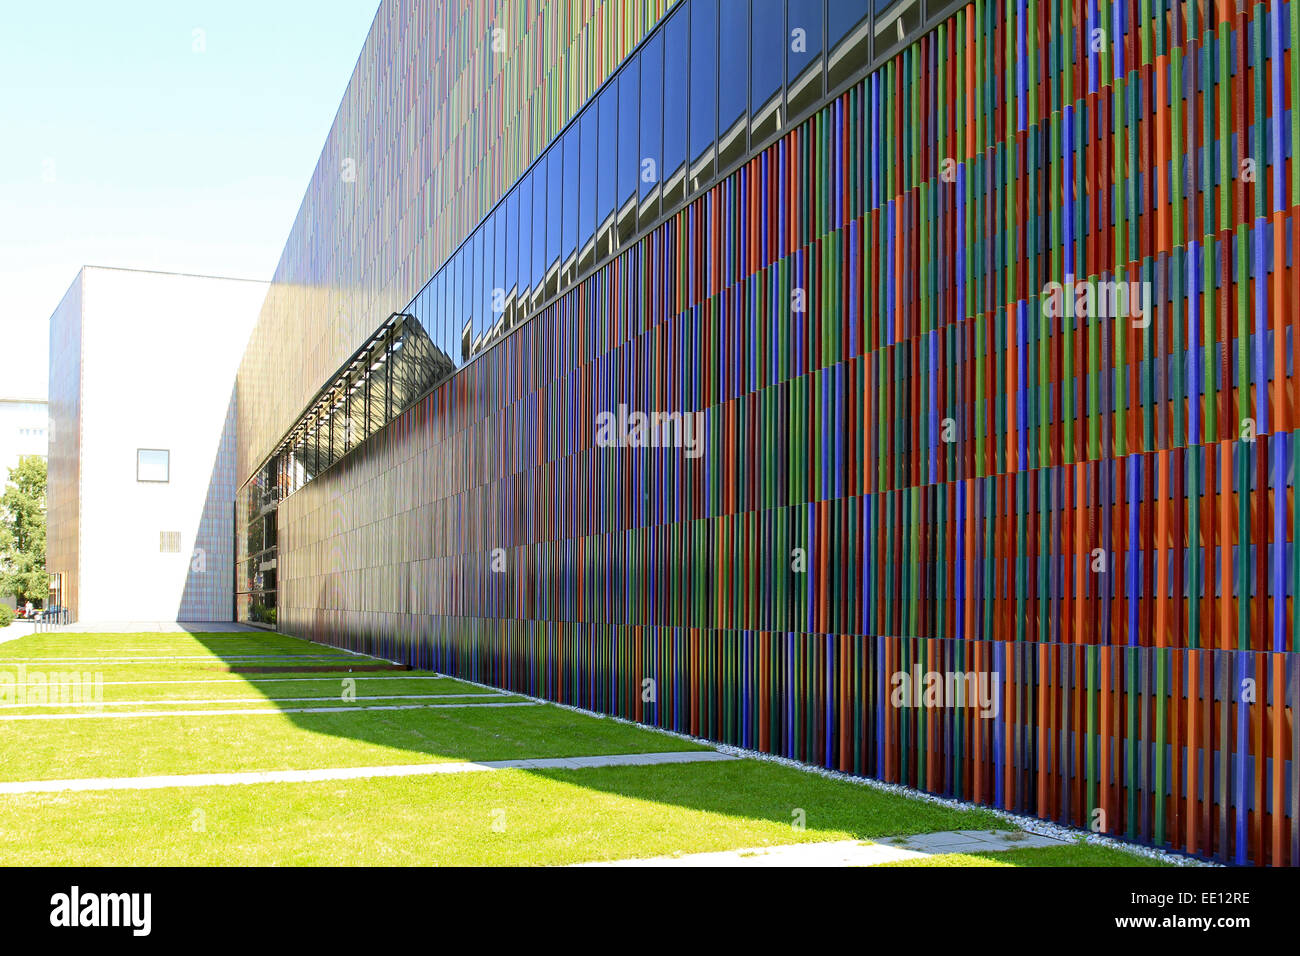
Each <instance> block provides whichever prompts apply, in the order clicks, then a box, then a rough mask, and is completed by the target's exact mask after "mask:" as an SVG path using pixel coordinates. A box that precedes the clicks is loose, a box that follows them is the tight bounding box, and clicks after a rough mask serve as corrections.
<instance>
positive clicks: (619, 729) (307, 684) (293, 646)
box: [195, 634, 1000, 839]
mask: <svg viewBox="0 0 1300 956" xmlns="http://www.w3.org/2000/svg"><path fill="white" fill-rule="evenodd" d="M195 636H196V638H197V639H198V640H199V641H201V642H202V643H203V644H204V646H206V647H207V648H208V649H209V650H210V651H211V652H212V653H213V654H214V655H216V656H217V657H218V658H219V659H220V660H221V663H220V664H219V665H215V666H219V667H225V668H228V669H229V672H230V673H231V674H234V675H238V676H239V677H241V678H242V679H244V680H245V681H247V683H248V686H249V687H250V688H252V689H253V690H255V691H256V692H257V693H259V694H262V695H264V696H265V697H266V698H267V701H268V703H271V704H274V705H275V706H277V707H279V708H280V709H281V710H282V711H283V713H284V715H285V717H287V718H288V719H289V720H290V721H291V722H292V724H293V726H294V727H295V728H297V729H300V730H303V731H307V732H308V733H309V734H310V735H313V736H315V735H329V736H332V737H337V738H340V743H341V746H340V749H339V754H338V757H339V759H338V761H337V762H335V763H333V764H327V765H332V766H368V765H373V764H384V765H391V764H408V763H409V764H419V763H428V762H434V761H496V760H516V759H529V758H545V757H578V756H595V755H612V754H627V753H656V752H665V751H682V750H705V749H708V748H706V747H703V746H701V745H698V744H694V743H692V742H689V741H684V740H681V739H679V738H675V737H670V736H667V735H663V734H658V733H655V732H654V731H653V730H652V729H649V728H642V727H638V726H635V725H629V724H626V723H623V722H619V721H614V720H606V719H600V718H596V717H590V716H587V715H585V714H579V713H575V712H573V711H570V710H567V709H564V708H560V707H555V706H550V705H545V704H541V705H529V706H483V705H484V704H502V703H510V702H521V701H523V700H524V699H523V698H519V697H514V696H511V695H509V694H508V693H507V692H504V691H493V690H491V689H487V688H483V687H479V686H476V685H472V684H465V683H464V682H461V681H458V680H455V679H454V678H449V677H435V675H432V674H429V673H428V672H421V671H412V670H406V669H404V668H402V667H400V666H398V665H391V664H384V663H382V662H376V661H375V660H374V659H373V658H367V657H361V656H356V655H351V654H347V653H346V652H341V651H337V650H335V649H333V648H329V647H326V646H324V645H319V644H313V643H310V642H307V641H301V640H299V639H297V638H290V637H286V636H284V635H278V634H274V635H273V634H265V635H249V634H244V635H238V638H239V639H240V640H238V641H234V640H232V638H235V637H236V636H235V635H220V634H213V635H203V634H198V635H195ZM250 646H257V647H260V648H262V652H263V653H269V654H280V653H290V654H293V655H296V656H298V657H300V658H301V660H300V661H298V662H295V661H293V660H278V659H277V660H275V661H274V662H271V661H262V662H257V663H254V662H250V661H248V660H247V659H246V657H247V653H248V650H249V647H250ZM320 654H324V655H327V657H326V658H318V657H312V656H310V655H320ZM430 678H433V679H430ZM349 682H355V683H354V684H351V683H349ZM349 693H353V694H355V697H356V700H355V702H349V701H345V700H344V696H345V695H347V694H349ZM425 694H431V695H438V696H439V697H446V700H445V701H440V700H438V699H433V700H414V699H409V698H408V699H406V700H374V699H370V700H367V699H365V698H375V697H397V696H401V697H408V695H425ZM455 694H500V695H501V697H502V700H500V701H497V700H494V699H493V698H492V697H486V698H481V697H474V698H470V697H459V698H457V697H453V696H451V695H455ZM245 696H247V695H245ZM301 698H320V699H317V700H302V699H301ZM431 703H443V704H449V703H457V704H470V705H472V706H458V707H448V706H439V707H429V706H419V707H412V708H411V709H400V710H399V709H391V710H388V709H380V708H384V707H394V708H396V707H405V706H408V705H427V704H431ZM339 708H348V709H347V710H346V711H345V712H336V711H338V709H339ZM361 708H365V709H361ZM248 719H250V720H252V719H256V718H251V717H250V718H248ZM296 739H297V738H296V735H286V736H284V737H283V738H281V737H279V736H278V735H275V734H268V735H267V737H266V740H265V744H264V745H265V747H266V748H267V749H268V752H270V751H271V750H272V748H280V753H279V754H278V756H282V757H283V758H284V761H285V762H288V763H292V761H293V757H294V751H295V747H296V743H295V740H296ZM344 742H346V743H344ZM354 745H355V746H354ZM277 762H278V761H276V760H268V761H267V765H268V766H270V765H273V764H276V763H277ZM525 772H527V773H529V774H532V775H537V776H540V777H543V778H546V779H549V780H553V781H556V782H559V783H563V784H565V785H571V786H575V787H581V788H584V789H588V790H591V791H593V792H604V793H608V794H612V795H616V796H620V797H626V798H635V799H637V800H645V801H651V802H654V803H658V804H665V805H673V806H677V807H682V808H688V809H692V810H698V811H707V812H710V813H718V814H723V815H726V816H731V817H737V818H744V819H749V820H765V821H771V822H774V823H780V824H782V825H784V826H796V825H797V824H798V823H799V821H800V820H801V819H806V820H808V821H812V823H810V826H811V825H814V824H815V827H816V829H817V830H818V831H823V830H825V831H834V832H835V833H837V834H839V837H838V838H843V837H844V835H848V836H850V837H852V838H855V839H868V838H870V837H873V836H884V835H889V834H893V833H898V832H922V831H924V830H939V829H949V828H954V827H956V826H958V825H962V826H965V827H969V828H975V827H980V826H988V825H989V820H988V818H982V817H983V815H980V816H979V817H976V816H975V815H974V814H972V815H970V816H969V818H965V816H964V815H962V814H958V813H955V812H954V811H951V810H947V809H945V808H941V807H934V806H931V805H927V804H921V803H917V802H914V801H910V800H906V799H904V798H901V797H897V796H894V795H891V794H883V793H880V792H878V791H874V790H870V789H868V788H864V787H858V786H855V785H853V784H850V783H846V782H843V781H835V780H830V779H827V778H825V777H820V776H816V775H811V774H805V773H801V772H799V771H797V770H792V769H790V768H785V767H780V766H777V765H774V764H770V763H763V762H759V761H753V760H735V761H730V760H727V761H702V762H691V763H679V764H661V765H658V769H657V771H656V770H655V769H654V768H647V767H644V766H621V767H603V768H598V769H542V768H525ZM931 818H932V819H931ZM999 826H1000V825H999Z"/></svg>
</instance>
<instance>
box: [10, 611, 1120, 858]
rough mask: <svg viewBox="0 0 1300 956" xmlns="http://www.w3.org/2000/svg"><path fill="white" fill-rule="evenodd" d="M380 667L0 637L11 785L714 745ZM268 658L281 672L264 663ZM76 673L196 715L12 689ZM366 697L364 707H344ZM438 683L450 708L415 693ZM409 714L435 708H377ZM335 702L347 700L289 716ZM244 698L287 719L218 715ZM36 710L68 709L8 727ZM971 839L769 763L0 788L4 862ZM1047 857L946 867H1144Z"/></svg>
mask: <svg viewBox="0 0 1300 956" xmlns="http://www.w3.org/2000/svg"><path fill="white" fill-rule="evenodd" d="M374 663H375V662H373V661H371V660H370V659H367V658H360V657H356V656H353V655H344V654H340V653H337V652H334V651H332V650H331V649H329V648H323V647H320V646H317V645H313V644H310V643H307V642H304V641H300V640H297V639H295V638H289V637H285V636H283V635H272V634H260V633H258V634H212V635H205V634H197V635H187V634H157V633H152V634H132V635H82V634H77V635H68V634H54V635H49V634H42V635H32V636H30V637H25V638H21V639H19V640H16V641H10V642H7V643H5V644H3V645H0V781H40V780H60V779H76V778H86V777H131V776H146V775H147V776H154V775H167V774H177V775H179V774H195V773H214V772H237V771H251V770H306V769H318V768H352V767H368V766H390V765H395V764H415V763H440V762H446V761H481V760H504V759H521V758H530V757H563V756H588V755H599V754H622V753H654V752H666V751H689V750H705V749H707V748H706V747H703V746H702V745H699V744H696V743H694V742H692V741H688V740H682V739H680V738H676V737H673V736H669V735H666V734H661V733H656V732H653V731H650V730H647V729H643V728H640V727H636V726H632V725H628V724H624V723H621V722H617V721H614V720H608V719H600V718H596V717H591V716H587V715H583V714H579V713H575V712H573V711H570V710H566V709H563V708H559V707H555V706H551V705H531V704H530V705H529V706H523V707H504V708H491V707H477V706H471V707H464V708H442V709H440V708H433V707H426V706H423V705H426V704H431V703H466V704H477V703H502V702H511V701H514V702H519V701H521V700H522V699H521V698H519V697H515V696H510V695H507V694H504V693H503V694H501V695H498V696H491V697H470V696H463V695H478V694H494V692H493V691H492V690H490V689H485V688H482V687H480V686H478V685H473V684H468V683H464V682H462V681H457V680H454V679H451V678H446V677H440V676H438V675H433V674H423V673H418V672H413V671H395V670H394V671H389V672H385V673H372V672H370V671H368V670H363V669H362V668H366V667H369V666H373V665H374ZM19 664H21V665H22V666H21V667H19ZM266 667H269V668H275V670H273V671H265V670H251V669H252V668H266ZM321 668H328V669H327V670H323V669H321ZM68 672H75V673H91V674H93V675H97V676H98V677H99V678H100V679H101V680H102V681H103V683H102V693H103V702H105V703H107V704H110V705H116V704H128V706H105V707H103V708H102V709H98V710H95V709H94V708H90V709H91V710H94V711H95V713H97V714H116V713H124V714H129V712H130V711H132V710H135V709H150V710H154V709H156V710H165V711H171V710H179V709H184V710H198V711H203V713H201V714H196V715H188V716H182V715H179V714H176V715H173V714H170V713H169V714H168V715H167V716H159V717H145V716H129V715H128V716H121V717H109V716H95V717H92V718H88V719H87V718H71V717H70V715H71V714H74V713H78V712H84V711H85V710H87V708H73V707H68V706H63V705H62V704H59V701H58V700H51V699H50V698H49V696H48V688H47V689H46V690H47V693H46V696H45V697H43V698H41V699H35V698H34V697H32V696H27V697H24V698H17V697H14V696H12V695H13V694H14V693H15V690H16V688H15V685H14V680H15V679H16V678H17V676H18V675H20V674H21V675H23V680H24V681H25V682H26V686H25V692H26V693H28V694H29V695H30V694H32V693H39V692H36V691H33V687H35V686H37V685H39V684H40V683H41V678H39V677H35V678H34V677H33V674H41V675H45V676H48V677H49V678H50V679H57V678H55V676H54V675H59V674H64V675H66V674H67V673H68ZM6 675H8V679H9V686H8V693H9V694H10V695H11V696H10V697H8V698H6V697H5V696H4V692H5V691H6V685H5V680H6ZM63 679H68V678H66V677H65V678H63ZM351 695H355V697H356V698H358V699H357V700H345V697H350V696H351ZM425 695H438V696H439V697H445V698H446V700H445V701H441V700H436V699H431V700H424V699H415V698H416V697H417V696H418V697H420V698H423V697H424V696H425ZM457 695H462V696H457ZM367 697H398V698H402V697H405V698H407V699H406V700H401V699H398V700H382V701H366V700H365V699H364V698H367ZM299 698H320V700H315V701H313V700H301V699H299ZM186 701H189V702H191V703H183V702H186ZM194 702H198V703H194ZM49 703H54V704H56V706H43V705H44V704H49ZM406 704H418V705H421V706H420V709H409V710H381V709H378V708H379V707H385V706H391V705H403V706H405V705H406ZM336 706H345V707H348V708H349V709H348V710H347V711H346V712H339V713H300V712H294V711H297V710H298V709H300V708H313V707H336ZM230 709H236V710H247V709H257V710H261V709H274V710H275V712H274V713H268V714H251V713H250V714H245V715H236V714H225V715H223V714H216V713H212V711H216V710H230ZM22 714H53V715H56V719H43V720H5V719H4V718H5V717H6V716H14V715H22ZM958 829H962V830H966V829H1014V828H1013V827H1010V826H1009V825H1008V824H1006V823H1005V822H1004V821H1002V820H1000V819H999V818H998V817H996V816H994V815H993V814H991V813H988V812H986V811H982V810H978V809H969V810H967V809H950V808H946V807H940V806H937V805H934V804H931V803H927V802H923V801H919V800H913V799H910V798H907V797H903V796H899V795H895V794H889V793H883V792H880V791H877V790H874V789H871V788H869V787H865V786H861V785H858V784H854V783H849V782H846V781H842V780H835V779H828V778H826V777H821V776H818V775H814V774H808V773H804V772H801V771H798V770H793V769H790V768H786V767H782V766H779V765H776V764H772V763H768V762H763V761H757V760H736V761H726V762H712V763H694V764H677V765H671V764H670V765H658V766H629V767H605V768H587V769H581V770H548V771H542V770H501V771H490V772H481V773H472V774H455V775H430V776H417V777H401V778H380V777H375V778H363V779H355V780H346V781H321V782H312V783H267V784H255V785H233V786H203V787H190V788H181V787H168V788H163V789H152V790H121V791H88V792H60V793H28V794H0V862H3V863H5V864H8V865H42V864H47V865H74V864H75V865H167V864H171V865H186V864H190V865H200V864H212V865H217V864H221V865H256V864H277V865H278V864H311V865H337V864H393V865H413V866H414V865H431V864H463V865H515V864H563V863H576V862H586V861H599V860H615V859H628V858H638V857H651V856H664V855H673V854H687V853H702V852H711V851H717V850H727V849H739V848H745V847H761V846H772V845H778V844H787V843H803V842H819V841H827V840H869V839H871V838H873V837H882V836H892V835H902V834H914V833H928V832H935V831H940V830H958ZM1063 849H1068V850H1072V851H1073V850H1075V849H1076V848H1073V847H1068V848H1063ZM1079 849H1081V850H1086V851H1093V850H1102V849H1104V848H1096V847H1082V848H1079ZM1052 850H1053V852H1056V848H1052ZM1033 852H1034V851H1027V850H1011V851H1006V852H1005V853H1002V854H997V855H995V858H994V859H993V860H990V861H983V860H982V856H981V857H962V858H960V859H958V858H956V857H955V856H954V857H953V858H952V860H951V862H950V863H949V864H948V865H959V866H968V865H998V863H997V861H998V860H1001V861H1005V862H1006V863H1012V864H1013V865H1082V866H1092V865H1143V864H1142V862H1141V861H1139V862H1138V863H1136V864H1135V863H1134V862H1133V861H1135V860H1139V858H1137V857H1133V856H1131V855H1128V854H1122V853H1120V854H1117V852H1116V851H1112V850H1105V851H1104V852H1105V854H1106V857H1107V858H1109V857H1110V856H1115V860H1114V862H1109V861H1107V862H1102V858H1101V857H1099V856H1097V855H1096V854H1095V853H1083V854H1080V855H1076V856H1072V857H1068V858H1067V857H1064V856H1062V855H1061V854H1058V856H1057V859H1068V860H1069V862H1067V863H1042V864H1035V863H1033V862H1032V861H1033V860H1034V859H1036V857H1034V856H1032V855H1030V856H1022V855H1023V854H1026V853H1029V854H1032V853H1033ZM929 859H930V860H936V861H940V860H944V859H945V858H944V857H931V858H929ZM971 861H974V862H971ZM926 862H928V861H926ZM935 865H944V864H942V863H941V864H935Z"/></svg>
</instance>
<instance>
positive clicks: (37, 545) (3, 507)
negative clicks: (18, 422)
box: [0, 455, 50, 604]
mask: <svg viewBox="0 0 1300 956" xmlns="http://www.w3.org/2000/svg"><path fill="white" fill-rule="evenodd" d="M49 586H50V578H49V575H48V574H46V572H45V459H44V458H41V457H40V456H39V455H27V456H25V457H23V458H20V459H19V460H18V466H17V467H16V468H10V469H9V483H8V484H7V485H6V486H5V490H4V494H3V495H0V594H12V595H14V596H15V597H16V598H17V599H18V600H19V601H20V602H26V601H32V602H33V603H36V604H44V603H45V598H46V596H47V595H48V594H49Z"/></svg>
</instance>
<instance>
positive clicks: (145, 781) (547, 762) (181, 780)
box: [0, 750, 735, 795]
mask: <svg viewBox="0 0 1300 956" xmlns="http://www.w3.org/2000/svg"><path fill="white" fill-rule="evenodd" d="M690 758H693V759H690ZM716 759H724V760H731V759H735V758H733V757H730V756H729V755H727V754H720V753H717V752H716V751H713V750H698V751H685V752H684V753H683V752H678V751H673V752H669V753H650V754H601V755H599V756H594V757H573V758H571V757H545V758H534V759H525V760H483V761H456V762H450V761H449V762H447V763H426V764H397V765H393V766H387V767H327V768H321V769H315V770H264V771H249V772H243V773H194V774H163V775H158V776H151V777H87V778H82V779H76V780H23V781H13V782H9V783H0V795H4V794H20V793H63V792H67V791H76V792H84V791H91V790H163V789H167V788H169V787H221V786H235V785H240V784H252V783H312V782H315V781H318V780H360V779H365V778H369V777H419V776H432V775H436V774H446V773H483V772H489V771H494V770H529V769H547V768H550V769H557V768H564V769H584V768H590V767H621V766H630V765H638V766H643V765H646V764H656V763H662V764H679V763H693V762H696V761H701V760H716ZM579 760H581V761H583V762H582V763H578V761H579Z"/></svg>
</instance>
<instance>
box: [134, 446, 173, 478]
mask: <svg viewBox="0 0 1300 956" xmlns="http://www.w3.org/2000/svg"><path fill="white" fill-rule="evenodd" d="M135 480H136V481H171V452H170V451H168V450H167V449H165V448H137V449H136V451H135Z"/></svg>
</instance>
